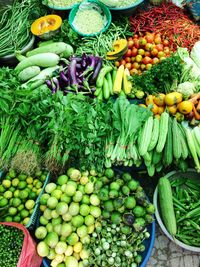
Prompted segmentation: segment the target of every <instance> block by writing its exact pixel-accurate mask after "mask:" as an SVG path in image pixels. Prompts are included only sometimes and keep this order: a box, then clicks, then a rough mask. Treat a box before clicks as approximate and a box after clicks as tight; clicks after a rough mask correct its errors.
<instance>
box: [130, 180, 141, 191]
mask: <svg viewBox="0 0 200 267" xmlns="http://www.w3.org/2000/svg"><path fill="white" fill-rule="evenodd" d="M138 186H139V182H138V181H135V180H131V181H129V182H128V187H129V188H130V189H131V191H135V190H136V189H137V188H138Z"/></svg>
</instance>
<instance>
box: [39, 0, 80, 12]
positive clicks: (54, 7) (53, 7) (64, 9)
mask: <svg viewBox="0 0 200 267" xmlns="http://www.w3.org/2000/svg"><path fill="white" fill-rule="evenodd" d="M42 3H43V4H44V5H45V6H48V7H49V8H50V9H53V10H60V11H69V10H71V9H72V8H73V7H74V6H75V5H77V4H79V3H75V4H73V5H71V6H56V5H50V4H48V2H47V1H42Z"/></svg>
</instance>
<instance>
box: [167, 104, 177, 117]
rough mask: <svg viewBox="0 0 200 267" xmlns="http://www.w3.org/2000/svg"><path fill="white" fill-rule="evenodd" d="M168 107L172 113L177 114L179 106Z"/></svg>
mask: <svg viewBox="0 0 200 267" xmlns="http://www.w3.org/2000/svg"><path fill="white" fill-rule="evenodd" d="M167 109H168V111H169V114H170V115H175V114H176V112H177V106H176V105H173V106H168V107H167Z"/></svg>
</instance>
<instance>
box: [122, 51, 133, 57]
mask: <svg viewBox="0 0 200 267" xmlns="http://www.w3.org/2000/svg"><path fill="white" fill-rule="evenodd" d="M131 55H132V51H131V49H128V51H127V52H126V54H125V55H124V57H131Z"/></svg>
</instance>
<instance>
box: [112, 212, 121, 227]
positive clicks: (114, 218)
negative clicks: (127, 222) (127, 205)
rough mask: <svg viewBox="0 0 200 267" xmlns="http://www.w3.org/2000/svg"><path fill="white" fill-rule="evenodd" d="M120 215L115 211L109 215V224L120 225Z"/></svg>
mask: <svg viewBox="0 0 200 267" xmlns="http://www.w3.org/2000/svg"><path fill="white" fill-rule="evenodd" d="M121 220H122V218H121V214H120V213H119V212H117V211H115V212H113V213H112V214H111V222H112V223H114V224H120V223H121Z"/></svg>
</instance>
